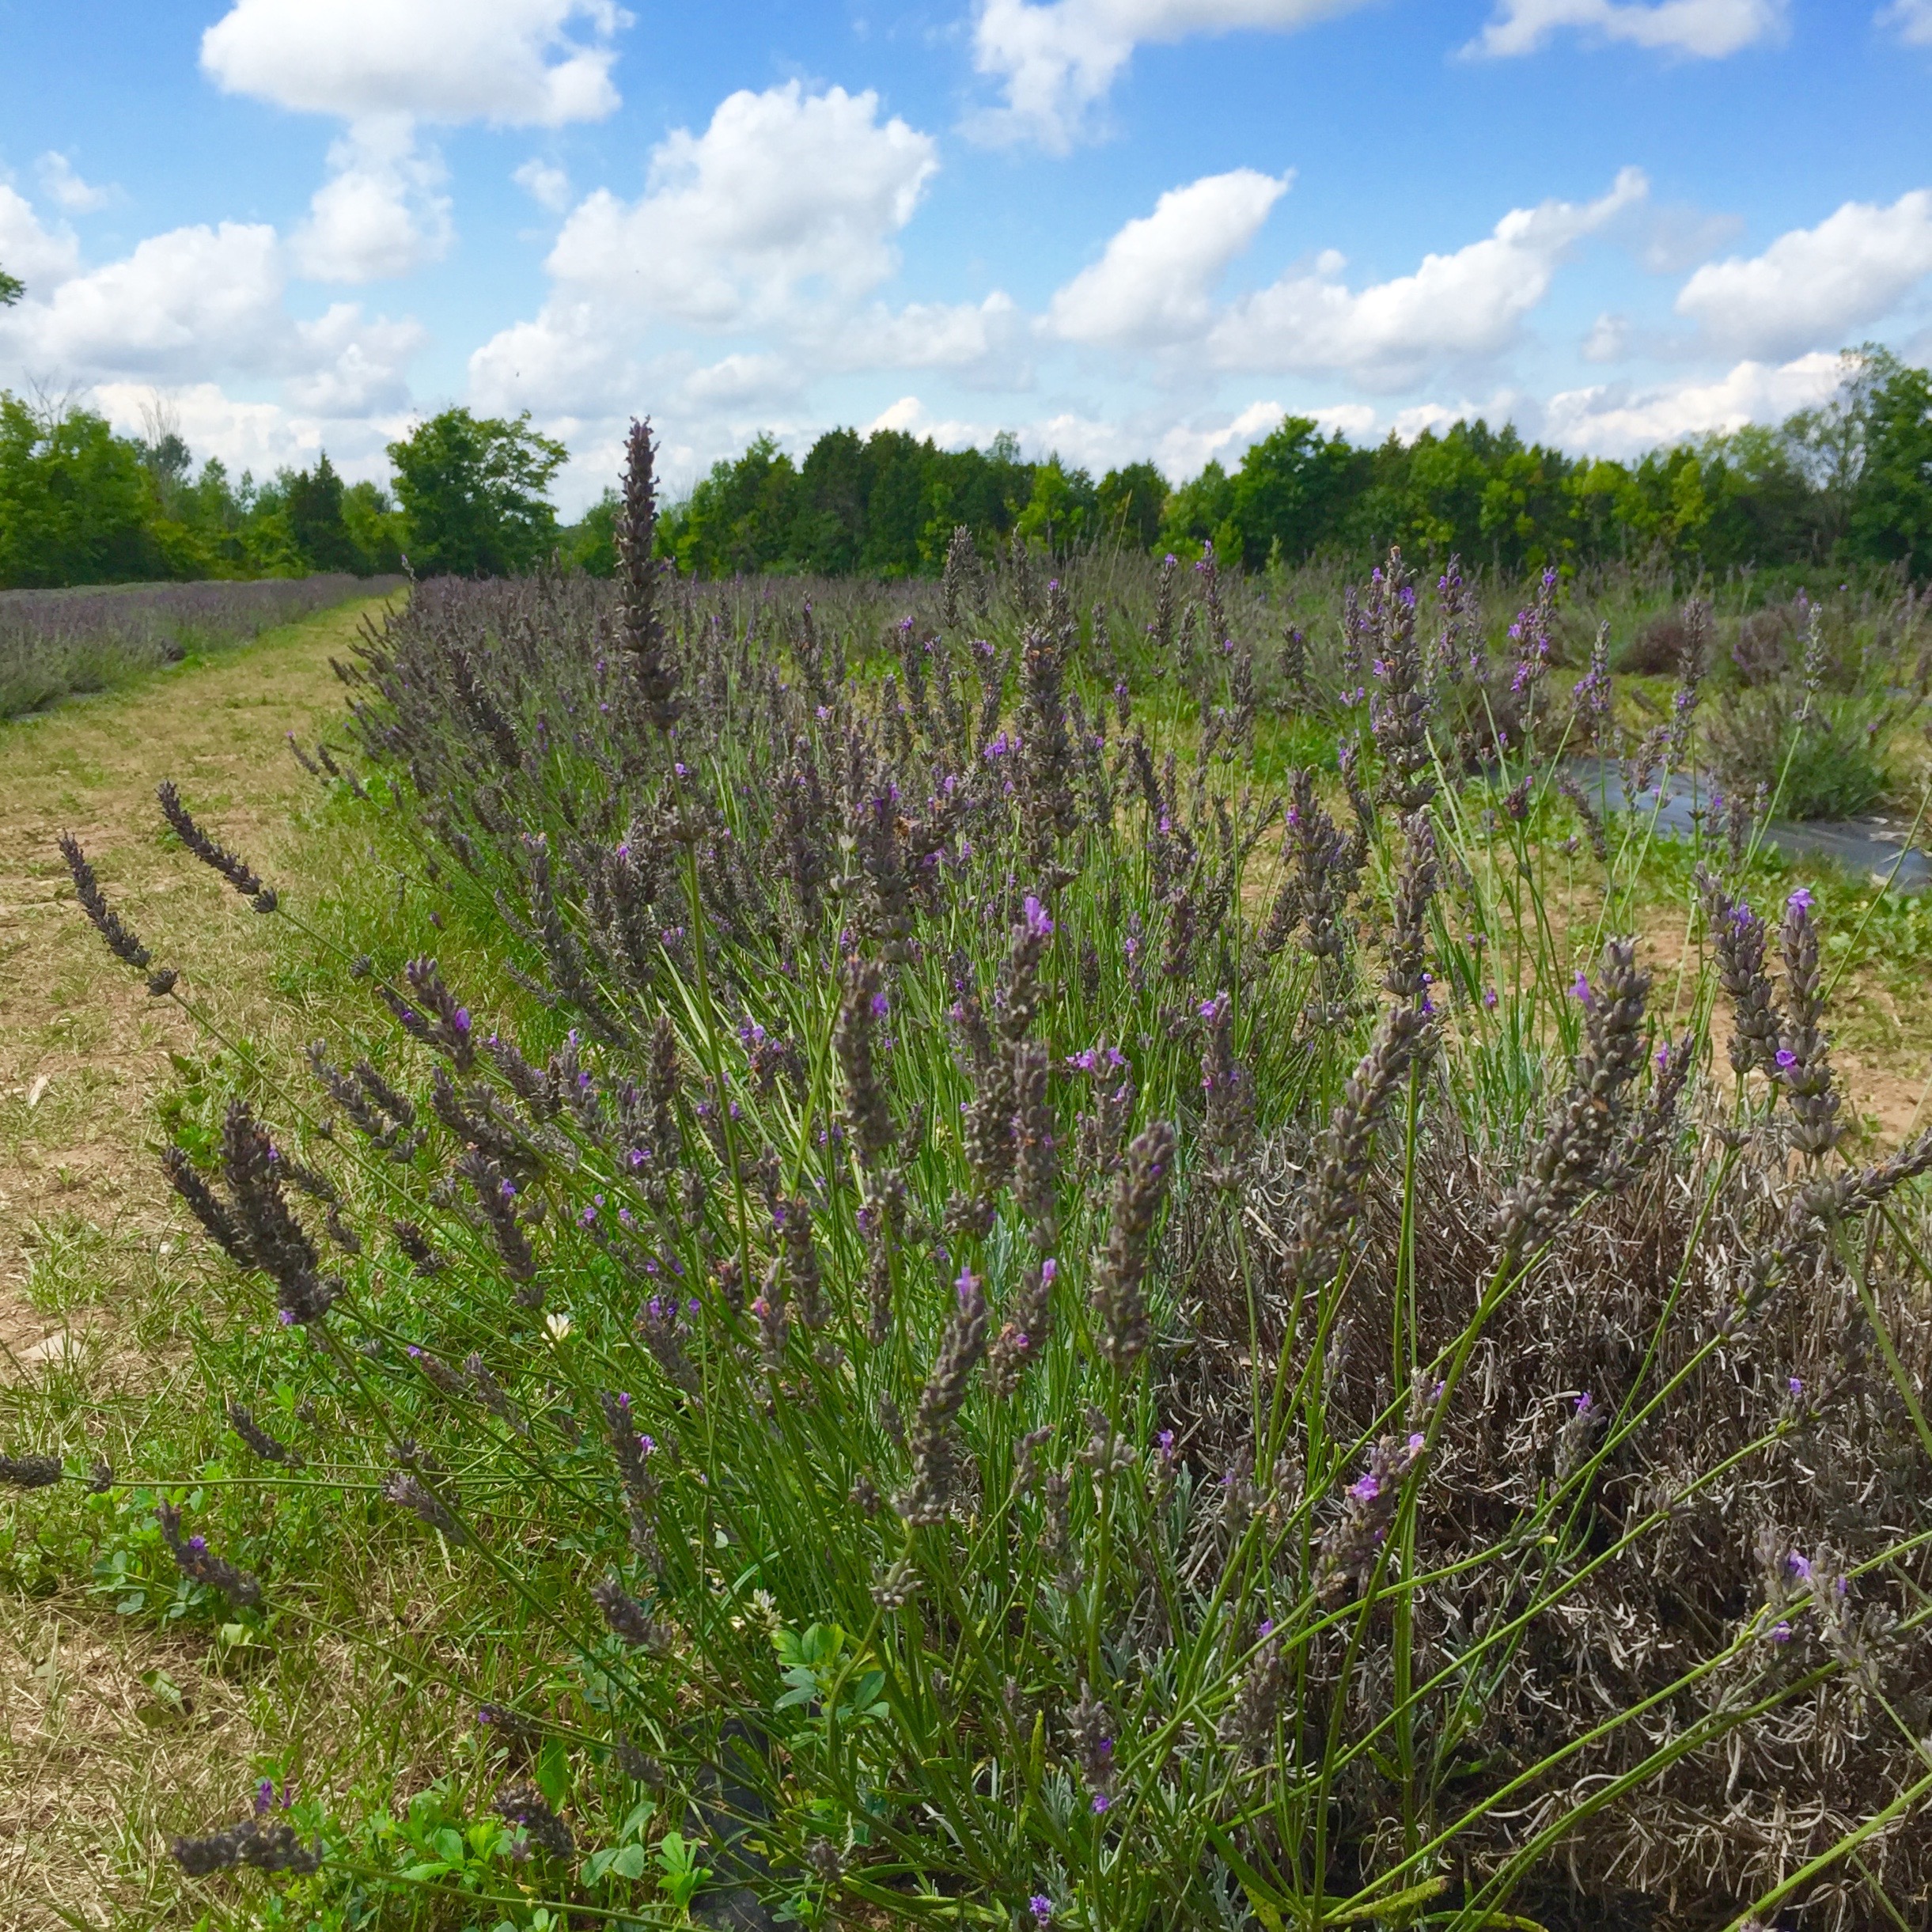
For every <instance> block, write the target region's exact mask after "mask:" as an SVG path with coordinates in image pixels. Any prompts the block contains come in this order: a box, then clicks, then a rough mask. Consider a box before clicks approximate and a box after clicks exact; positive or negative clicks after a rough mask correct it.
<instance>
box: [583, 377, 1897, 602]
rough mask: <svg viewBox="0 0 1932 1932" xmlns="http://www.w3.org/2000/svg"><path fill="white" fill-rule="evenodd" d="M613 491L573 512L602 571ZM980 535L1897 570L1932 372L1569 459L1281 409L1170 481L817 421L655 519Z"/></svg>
mask: <svg viewBox="0 0 1932 1932" xmlns="http://www.w3.org/2000/svg"><path fill="white" fill-rule="evenodd" d="M614 507H615V500H614V498H607V499H606V501H605V502H604V503H603V504H602V505H600V506H598V508H597V510H593V512H592V513H591V516H590V517H589V518H587V519H586V520H585V524H584V525H582V526H580V532H579V545H580V549H581V555H583V557H584V559H585V563H586V564H587V566H588V567H590V568H593V569H597V568H602V567H608V562H609V554H608V529H609V520H610V517H611V515H612V512H613V510H614ZM959 524H965V525H968V527H969V528H971V529H972V532H973V533H974V535H975V538H976V539H977V540H978V541H979V544H980V546H981V547H982V548H983V549H987V550H990V549H991V547H993V546H994V545H995V544H999V543H1002V542H1005V541H1007V540H1010V539H1011V538H1012V537H1013V536H1016V535H1017V536H1019V537H1021V539H1023V540H1029V541H1032V542H1034V543H1036V544H1042V545H1044V546H1047V547H1050V548H1056V549H1057V548H1061V547H1066V546H1069V545H1073V544H1081V543H1085V542H1089V541H1093V540H1112V541H1118V542H1121V543H1124V544H1128V545H1131V546H1132V547H1135V548H1139V549H1147V550H1152V551H1157V552H1158V551H1173V552H1174V553H1175V554H1176V555H1178V556H1180V557H1182V558H1183V559H1188V558H1190V557H1195V556H1199V554H1200V553H1201V550H1202V548H1203V545H1204V544H1207V543H1209V542H1210V541H1211V542H1212V543H1213V544H1214V550H1215V553H1216V555H1217V556H1218V558H1219V559H1221V561H1222V563H1224V564H1229V563H1241V564H1244V565H1245V566H1248V568H1249V569H1260V568H1262V567H1263V566H1267V565H1268V564H1270V563H1281V564H1295V563H1302V562H1305V561H1306V560H1308V559H1310V558H1314V557H1320V556H1334V557H1336V558H1339V559H1344V560H1346V561H1348V562H1351V563H1361V562H1362V561H1363V560H1364V559H1369V558H1372V557H1374V556H1377V555H1381V554H1383V553H1385V551H1386V550H1387V548H1388V546H1389V545H1390V544H1401V545H1402V546H1403V547H1404V551H1405V552H1407V553H1408V554H1409V555H1413V556H1415V557H1417V558H1419V559H1425V558H1426V559H1443V558H1446V557H1448V556H1449V555H1451V554H1452V553H1457V552H1459V553H1460V555H1462V556H1463V557H1464V559H1468V560H1470V561H1472V562H1479V563H1483V564H1486V565H1489V566H1492V567H1494V568H1495V569H1498V570H1502V571H1503V572H1506V573H1510V574H1517V573H1521V572H1522V571H1524V570H1536V569H1540V568H1542V567H1544V566H1547V565H1550V564H1552V563H1554V564H1556V565H1558V566H1582V565H1588V564H1592V563H1607V562H1609V561H1612V560H1613V559H1627V560H1630V561H1632V562H1636V561H1648V560H1651V559H1658V560H1661V561H1662V562H1665V563H1669V564H1670V565H1671V566H1673V567H1675V568H1676V569H1678V570H1684V571H1688V572H1691V573H1695V572H1696V571H1698V570H1707V571H1714V572H1723V571H1727V570H1733V569H1736V568H1739V567H1741V566H1756V567H1759V568H1763V569H1776V568H1777V567H1779V566H1817V565H1820V564H1826V563H1832V564H1845V565H1847V566H1851V565H1857V564H1860V563H1869V564H1874V565H1881V566H1883V565H1892V566H1896V565H1900V564H1903V565H1904V566H1905V567H1906V568H1907V570H1909V571H1910V573H1911V574H1912V575H1913V576H1915V577H1919V578H1923V577H1928V576H1932V377H1928V375H1927V373H1926V370H1924V369H1916V368H1911V367H1909V366H1906V365H1904V364H1903V363H1901V362H1899V361H1898V360H1897V359H1896V358H1895V357H1893V356H1892V355H1891V354H1888V352H1887V351H1885V350H1882V349H1878V348H1873V347H1867V348H1865V349H1862V350H1856V351H1852V352H1849V353H1848V354H1847V356H1846V358H1845V363H1844V380H1843V383H1842V385H1841V386H1840V388H1839V392H1838V393H1837V395H1836V396H1835V397H1834V398H1833V399H1832V400H1831V401H1830V402H1828V403H1826V404H1824V405H1823V406H1822V407H1819V408H1816V409H1812V410H1807V411H1802V412H1801V413H1800V414H1798V415H1794V416H1793V417H1791V418H1790V419H1789V420H1787V421H1786V422H1785V423H1783V424H1782V426H1779V427H1778V428H1775V429H1773V428H1766V427H1758V426H1752V427H1749V428H1746V429H1744V430H1739V431H1737V433H1735V434H1731V435H1728V436H1712V437H1707V438H1703V439H1702V440H1700V441H1696V442H1694V443H1685V444H1681V445H1678V446H1676V447H1675V448H1673V449H1660V450H1657V451H1654V452H1653V453H1651V454H1650V455H1648V456H1645V457H1643V458H1642V460H1639V461H1638V462H1635V463H1619V462H1613V461H1611V460H1607V459H1604V458H1601V457H1587V456H1585V457H1578V456H1568V455H1566V454H1565V453H1563V451H1561V450H1559V449H1552V448H1550V447H1548V446H1547V445H1543V444H1539V443H1531V442H1525V441H1524V440H1523V438H1521V436H1520V435H1518V434H1517V431H1516V430H1515V429H1514V428H1513V427H1511V426H1504V427H1503V428H1502V429H1499V430H1496V429H1491V427H1490V426H1488V425H1487V423H1485V422H1482V421H1480V420H1479V421H1476V422H1458V423H1457V424H1455V425H1454V426H1453V427H1451V428H1449V429H1447V430H1442V431H1440V432H1438V431H1435V430H1427V431H1425V432H1424V433H1423V434H1422V435H1420V436H1419V437H1418V438H1415V441H1412V442H1407V443H1405V442H1403V441H1400V440H1399V439H1398V438H1396V437H1395V436H1393V435H1391V436H1390V437H1389V438H1388V439H1387V440H1386V441H1384V442H1382V443H1381V444H1380V445H1377V446H1374V447H1372V448H1362V447H1360V446H1358V445H1355V444H1354V443H1351V442H1350V441H1348V440H1347V438H1345V437H1343V436H1340V435H1339V434H1328V435H1324V434H1323V433H1322V432H1321V430H1320V428H1319V426H1317V425H1316V423H1314V422H1313V421H1311V420H1310V419H1308V418H1306V417H1299V416H1291V417H1290V418H1288V419H1286V421H1285V422H1282V424H1281V426H1279V428H1278V429H1276V430H1275V431H1274V433H1273V434H1271V435H1269V436H1267V437H1265V438H1263V439H1262V440H1261V441H1260V442H1258V443H1256V444H1255V445H1253V446H1252V448H1251V449H1249V450H1248V453H1246V455H1245V456H1243V458H1242V459H1241V463H1240V465H1239V467H1238V468H1235V469H1233V470H1232V471H1229V470H1228V469H1226V468H1223V466H1222V464H1218V463H1210V464H1208V465H1207V468H1205V469H1204V470H1203V472H1201V474H1200V475H1199V476H1196V477H1195V478H1194V479H1192V480H1191V481H1190V482H1188V483H1184V484H1182V485H1181V486H1180V487H1178V488H1174V487H1170V486H1169V483H1168V482H1167V480H1166V479H1165V477H1164V476H1163V475H1161V472H1160V471H1159V470H1158V469H1157V468H1155V466H1154V464H1152V463H1136V464H1129V465H1127V466H1125V467H1123V468H1119V469H1115V470H1110V471H1108V472H1107V474H1106V475H1104V476H1102V477H1100V479H1098V480H1096V479H1094V478H1093V476H1092V475H1090V474H1089V472H1087V471H1085V470H1084V469H1080V468H1074V467H1071V466H1070V465H1068V464H1064V463H1063V462H1062V461H1061V460H1060V459H1059V457H1057V456H1049V457H1047V459H1046V460H1044V461H1043V462H1039V463H1027V462H1024V461H1022V460H1021V458H1020V455H1019V451H1018V448H1017V444H1016V442H1015V441H1014V440H1013V438H1010V437H1002V438H1000V439H998V441H995V443H994V446H993V447H992V449H990V450H986V451H981V450H976V449H964V450H945V449H939V448H938V447H936V446H935V445H934V444H933V443H932V442H930V441H920V440H919V439H918V438H915V437H912V436H910V435H907V434H903V433H902V432H900V431H896V430H875V431H873V434H871V435H869V436H867V437H863V438H862V437H861V436H859V434H858V433H857V432H856V431H855V430H831V431H828V433H827V434H825V435H824V436H821V437H820V438H819V439H818V441H816V443H814V444H813V446H812V448H811V449H810V451H809V453H808V454H807V455H806V456H805V458H804V460H802V461H801V462H796V463H794V460H793V459H792V458H791V457H790V456H789V455H788V454H787V453H786V452H784V451H783V450H782V449H779V448H778V445H777V444H776V443H775V441H773V440H772V439H771V438H770V437H760V438H759V439H758V440H757V441H755V442H754V443H753V444H752V446H751V447H750V448H749V449H747V450H746V451H745V452H744V454H743V455H742V456H739V457H738V458H737V460H735V461H729V462H721V463H719V464H716V465H715V466H714V468H713V469H712V470H711V472H710V475H708V476H707V477H706V478H705V479H703V481H702V482H700V483H699V484H698V486H697V487H696V488H695V490H694V491H692V492H691V496H690V498H689V499H688V501H687V502H684V504H682V505H680V506H676V507H675V508H674V509H672V510H671V511H670V512H669V513H668V514H667V515H666V516H665V518H664V520H663V522H662V524H661V543H662V544H663V546H664V547H665V550H666V551H667V553H668V554H669V555H672V556H673V557H674V558H675V559H676V561H677V563H678V564H679V566H680V568H682V569H684V570H690V571H693V572H695V573H696V574H699V575H701V576H706V577H717V576H722V575H729V574H732V573H734V572H752V571H760V570H770V571H779V572H787V571H796V572H813V573H823V574H832V575H839V574H846V573H848V572H854V571H858V572H866V573H869V574H877V575H880V576H886V577H891V576H914V575H920V574H933V573H934V572H936V571H938V570H939V569H940V568H941V565H942V564H943V563H944V561H945V550H946V545H947V543H948V542H949V540H950V538H951V536H952V533H953V528H954V527H955V526H956V525H959Z"/></svg>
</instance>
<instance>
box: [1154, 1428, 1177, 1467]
mask: <svg viewBox="0 0 1932 1932" xmlns="http://www.w3.org/2000/svg"><path fill="white" fill-rule="evenodd" d="M1154 1447H1155V1448H1156V1449H1158V1450H1159V1451H1160V1452H1161V1461H1163V1462H1172V1460H1174V1432H1173V1430H1171V1429H1163V1430H1161V1433H1160V1434H1158V1435H1157V1436H1156V1437H1155V1438H1154Z"/></svg>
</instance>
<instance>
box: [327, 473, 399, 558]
mask: <svg viewBox="0 0 1932 1932" xmlns="http://www.w3.org/2000/svg"><path fill="white" fill-rule="evenodd" d="M342 521H343V528H345V529H347V531H348V532H349V540H350V543H351V544H354V547H355V558H356V561H355V562H354V563H353V564H351V565H350V569H352V570H354V571H355V572H356V574H358V576H364V577H376V576H381V575H383V574H386V573H387V572H388V571H391V570H400V569H401V568H402V567H403V513H402V512H401V511H400V510H398V509H397V508H396V502H395V499H394V498H392V496H391V495H390V494H389V493H388V491H386V490H385V489H384V488H383V487H382V485H381V483H371V482H369V480H368V479H364V480H363V481H362V482H361V483H350V485H349V487H347V489H346V490H344V491H343V493H342Z"/></svg>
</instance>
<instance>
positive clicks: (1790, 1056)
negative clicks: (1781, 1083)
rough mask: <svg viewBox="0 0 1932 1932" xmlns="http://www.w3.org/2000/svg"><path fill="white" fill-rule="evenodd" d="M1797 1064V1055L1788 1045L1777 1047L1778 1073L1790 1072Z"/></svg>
mask: <svg viewBox="0 0 1932 1932" xmlns="http://www.w3.org/2000/svg"><path fill="white" fill-rule="evenodd" d="M1797 1064H1798V1055H1796V1054H1795V1053H1794V1052H1793V1051H1791V1049H1790V1047H1779V1049H1778V1070H1779V1072H1780V1073H1786V1074H1788V1073H1790V1070H1791V1069H1792V1068H1793V1067H1794V1066H1797Z"/></svg>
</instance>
